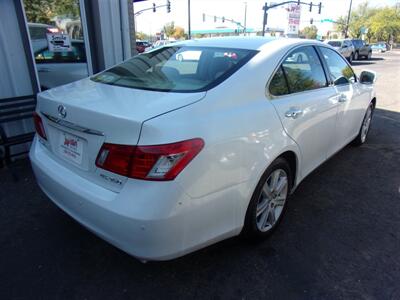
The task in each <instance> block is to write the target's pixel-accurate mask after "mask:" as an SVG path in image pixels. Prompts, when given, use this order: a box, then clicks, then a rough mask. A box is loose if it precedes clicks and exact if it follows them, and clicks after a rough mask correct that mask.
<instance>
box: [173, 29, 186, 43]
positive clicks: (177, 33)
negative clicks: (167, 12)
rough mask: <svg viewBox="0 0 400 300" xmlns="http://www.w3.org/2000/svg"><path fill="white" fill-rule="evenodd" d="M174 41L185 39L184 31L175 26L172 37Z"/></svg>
mask: <svg viewBox="0 0 400 300" xmlns="http://www.w3.org/2000/svg"><path fill="white" fill-rule="evenodd" d="M172 36H173V37H174V38H175V39H176V40H179V39H182V38H184V37H185V30H184V29H183V28H182V27H180V26H176V27H175V31H174V33H173V35H172Z"/></svg>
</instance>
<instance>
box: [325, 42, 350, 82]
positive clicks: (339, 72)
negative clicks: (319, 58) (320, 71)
mask: <svg viewBox="0 0 400 300" xmlns="http://www.w3.org/2000/svg"><path fill="white" fill-rule="evenodd" d="M320 50H321V53H322V55H323V57H324V59H325V61H326V64H327V65H328V69H329V74H330V77H331V79H332V81H333V83H334V84H335V85H341V84H349V83H353V82H355V80H356V79H355V78H356V77H355V75H354V72H353V70H352V69H351V67H350V66H349V65H348V64H347V63H346V61H345V60H344V59H343V58H342V57H341V56H340V55H339V54H337V53H336V52H335V51H333V50H332V49H328V48H325V47H320Z"/></svg>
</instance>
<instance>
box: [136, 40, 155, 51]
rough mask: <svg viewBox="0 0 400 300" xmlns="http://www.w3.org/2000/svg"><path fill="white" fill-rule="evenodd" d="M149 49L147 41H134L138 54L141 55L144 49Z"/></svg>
mask: <svg viewBox="0 0 400 300" xmlns="http://www.w3.org/2000/svg"><path fill="white" fill-rule="evenodd" d="M148 47H151V45H150V43H149V42H147V41H136V51H137V52H138V53H143V52H144V51H145V50H146V48H148Z"/></svg>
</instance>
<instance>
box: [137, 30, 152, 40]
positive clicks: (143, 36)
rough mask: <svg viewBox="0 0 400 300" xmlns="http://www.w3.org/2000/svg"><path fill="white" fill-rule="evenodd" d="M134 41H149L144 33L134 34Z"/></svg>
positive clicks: (148, 37)
mask: <svg viewBox="0 0 400 300" xmlns="http://www.w3.org/2000/svg"><path fill="white" fill-rule="evenodd" d="M136 39H137V40H149V39H150V36H149V35H148V34H146V33H144V32H140V31H139V32H136Z"/></svg>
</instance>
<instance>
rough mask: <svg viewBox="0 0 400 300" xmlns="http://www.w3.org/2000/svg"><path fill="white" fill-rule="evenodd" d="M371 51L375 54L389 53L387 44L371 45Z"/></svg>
mask: <svg viewBox="0 0 400 300" xmlns="http://www.w3.org/2000/svg"><path fill="white" fill-rule="evenodd" d="M371 50H372V51H374V52H380V53H383V52H386V51H387V46H386V44H385V43H375V44H372V45H371Z"/></svg>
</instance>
